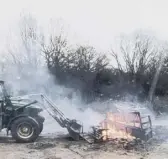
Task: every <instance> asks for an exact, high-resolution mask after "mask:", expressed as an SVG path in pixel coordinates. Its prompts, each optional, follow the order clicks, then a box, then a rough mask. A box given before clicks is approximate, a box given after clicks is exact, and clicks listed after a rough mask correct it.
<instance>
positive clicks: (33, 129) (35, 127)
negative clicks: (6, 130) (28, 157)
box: [11, 117, 40, 143]
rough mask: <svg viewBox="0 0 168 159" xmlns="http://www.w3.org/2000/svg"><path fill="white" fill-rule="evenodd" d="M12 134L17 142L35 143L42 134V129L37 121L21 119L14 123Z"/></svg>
mask: <svg viewBox="0 0 168 159" xmlns="http://www.w3.org/2000/svg"><path fill="white" fill-rule="evenodd" d="M11 134H12V137H13V138H14V139H15V140H16V142H22V143H25V142H34V141H35V140H36V139H37V138H38V136H39V134H40V127H39V124H38V122H37V121H36V120H34V119H32V118H29V117H20V118H18V119H16V120H14V122H13V123H12V125H11Z"/></svg>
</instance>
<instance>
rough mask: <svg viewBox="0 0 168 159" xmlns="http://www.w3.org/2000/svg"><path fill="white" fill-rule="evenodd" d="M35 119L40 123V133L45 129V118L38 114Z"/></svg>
mask: <svg viewBox="0 0 168 159" xmlns="http://www.w3.org/2000/svg"><path fill="white" fill-rule="evenodd" d="M35 119H36V121H37V122H38V124H39V133H41V132H42V131H43V123H44V120H43V118H41V116H37V117H36V118H35Z"/></svg>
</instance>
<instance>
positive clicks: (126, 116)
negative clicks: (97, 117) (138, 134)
mask: <svg viewBox="0 0 168 159" xmlns="http://www.w3.org/2000/svg"><path fill="white" fill-rule="evenodd" d="M100 126H101V128H102V129H105V130H103V131H102V135H103V140H108V139H115V138H122V139H127V140H133V139H134V138H135V137H134V136H132V135H131V133H132V129H131V127H140V126H141V124H140V117H139V116H138V115H136V114H133V113H110V112H109V113H107V114H106V119H105V120H104V121H102V122H101V123H100Z"/></svg>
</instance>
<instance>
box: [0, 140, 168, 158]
mask: <svg viewBox="0 0 168 159" xmlns="http://www.w3.org/2000/svg"><path fill="white" fill-rule="evenodd" d="M0 142H1V143H0V159H112V158H118V159H160V158H162V159H168V143H162V144H158V145H157V144H156V143H155V144H156V145H155V147H153V148H152V149H151V150H149V149H148V150H145V147H144V150H143V149H141V150H139V151H135V150H133V149H132V150H125V149H121V148H116V147H115V146H114V145H112V144H110V143H108V144H97V145H94V146H93V145H90V144H88V143H86V142H85V141H78V142H76V141H71V140H70V139H69V138H67V137H55V138H50V137H47V138H46V137H39V139H38V140H37V141H36V142H35V143H28V144H17V143H15V142H14V141H12V139H11V138H7V137H5V138H4V137H3V138H0Z"/></svg>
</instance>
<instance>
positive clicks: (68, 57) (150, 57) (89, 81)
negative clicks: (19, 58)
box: [42, 33, 168, 102]
mask: <svg viewBox="0 0 168 159" xmlns="http://www.w3.org/2000/svg"><path fill="white" fill-rule="evenodd" d="M130 37H131V38H130ZM156 41H157V40H156V39H155V38H153V37H151V36H149V35H147V34H145V33H134V34H133V35H130V36H128V38H122V39H121V41H120V46H119V51H118V52H117V51H114V50H111V51H110V52H108V53H105V54H102V53H98V52H97V51H96V50H95V49H94V48H93V47H92V46H79V47H77V48H76V49H71V48H69V47H68V42H67V40H66V39H64V38H63V37H62V36H51V37H50V43H49V44H48V45H44V44H43V45H42V48H43V49H42V50H43V52H44V54H45V58H46V62H47V66H48V69H49V70H50V72H51V73H52V74H53V75H54V76H55V77H56V79H57V82H59V83H60V84H63V85H66V86H67V87H72V88H75V89H78V90H80V91H81V92H82V94H83V99H85V100H86V99H87V102H90V101H93V100H95V99H97V98H102V99H107V98H113V99H116V98H122V97H123V96H124V95H125V94H128V93H129V94H132V95H135V96H137V97H138V98H139V99H140V100H147V99H148V98H149V96H150V95H151V96H153V95H154V96H165V95H166V94H167V93H168V80H167V79H168V56H166V51H167V50H166V45H162V46H161V44H160V43H156ZM163 56H165V57H164V59H163V62H162V58H163ZM161 63H162V65H160V64H161ZM159 66H162V68H161V71H160V72H159V78H158V81H157V78H156V83H157V84H156V89H154V94H152V93H151V94H150V91H151V86H152V84H153V81H154V79H155V78H154V77H155V75H156V73H157V71H158V69H159ZM156 77H157V76H156Z"/></svg>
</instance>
